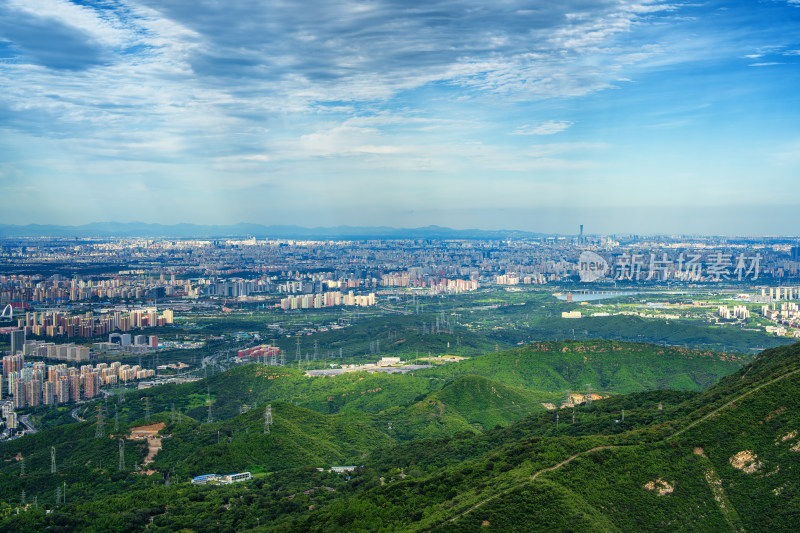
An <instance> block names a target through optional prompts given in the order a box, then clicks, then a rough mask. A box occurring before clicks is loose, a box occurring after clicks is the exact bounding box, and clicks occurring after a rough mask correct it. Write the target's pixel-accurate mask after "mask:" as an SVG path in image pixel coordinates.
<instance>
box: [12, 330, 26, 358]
mask: <svg viewBox="0 0 800 533" xmlns="http://www.w3.org/2000/svg"><path fill="white" fill-rule="evenodd" d="M23 346H25V330H24V329H18V330H16V331H12V332H11V355H15V354H16V353H17V352H21V351H22V347H23Z"/></svg>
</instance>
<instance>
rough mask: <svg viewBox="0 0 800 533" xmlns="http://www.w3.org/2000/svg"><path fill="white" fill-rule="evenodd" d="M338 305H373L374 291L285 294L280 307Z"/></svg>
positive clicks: (304, 307)
mask: <svg viewBox="0 0 800 533" xmlns="http://www.w3.org/2000/svg"><path fill="white" fill-rule="evenodd" d="M338 305H345V306H358V307H369V306H371V305H375V293H374V292H371V293H369V294H366V295H359V294H354V293H353V291H349V292H348V293H347V294H342V293H341V292H340V291H332V292H323V293H317V294H303V295H297V296H287V297H286V298H282V299H281V303H280V307H281V309H286V310H288V309H320V308H323V307H334V306H338Z"/></svg>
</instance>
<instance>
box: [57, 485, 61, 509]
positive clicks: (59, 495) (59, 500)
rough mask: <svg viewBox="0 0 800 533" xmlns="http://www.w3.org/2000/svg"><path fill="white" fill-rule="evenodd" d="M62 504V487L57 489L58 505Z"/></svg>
mask: <svg viewBox="0 0 800 533" xmlns="http://www.w3.org/2000/svg"><path fill="white" fill-rule="evenodd" d="M60 503H61V487H56V505H58V504H60Z"/></svg>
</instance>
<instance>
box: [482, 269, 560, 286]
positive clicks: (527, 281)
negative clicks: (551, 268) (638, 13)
mask: <svg viewBox="0 0 800 533" xmlns="http://www.w3.org/2000/svg"><path fill="white" fill-rule="evenodd" d="M547 281H548V280H547V277H546V276H545V275H544V274H541V273H536V274H531V275H528V276H522V277H520V276H519V274H517V273H516V272H512V273H509V274H502V275H500V276H497V277H496V278H495V283H497V284H498V285H519V284H520V283H522V284H523V285H543V284H545V283H547Z"/></svg>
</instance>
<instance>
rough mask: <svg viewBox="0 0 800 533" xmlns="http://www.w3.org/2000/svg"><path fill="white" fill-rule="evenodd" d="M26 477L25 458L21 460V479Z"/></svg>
mask: <svg viewBox="0 0 800 533" xmlns="http://www.w3.org/2000/svg"><path fill="white" fill-rule="evenodd" d="M24 475H25V458H24V457H23V458H22V459H20V460H19V477H22V476H24Z"/></svg>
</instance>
